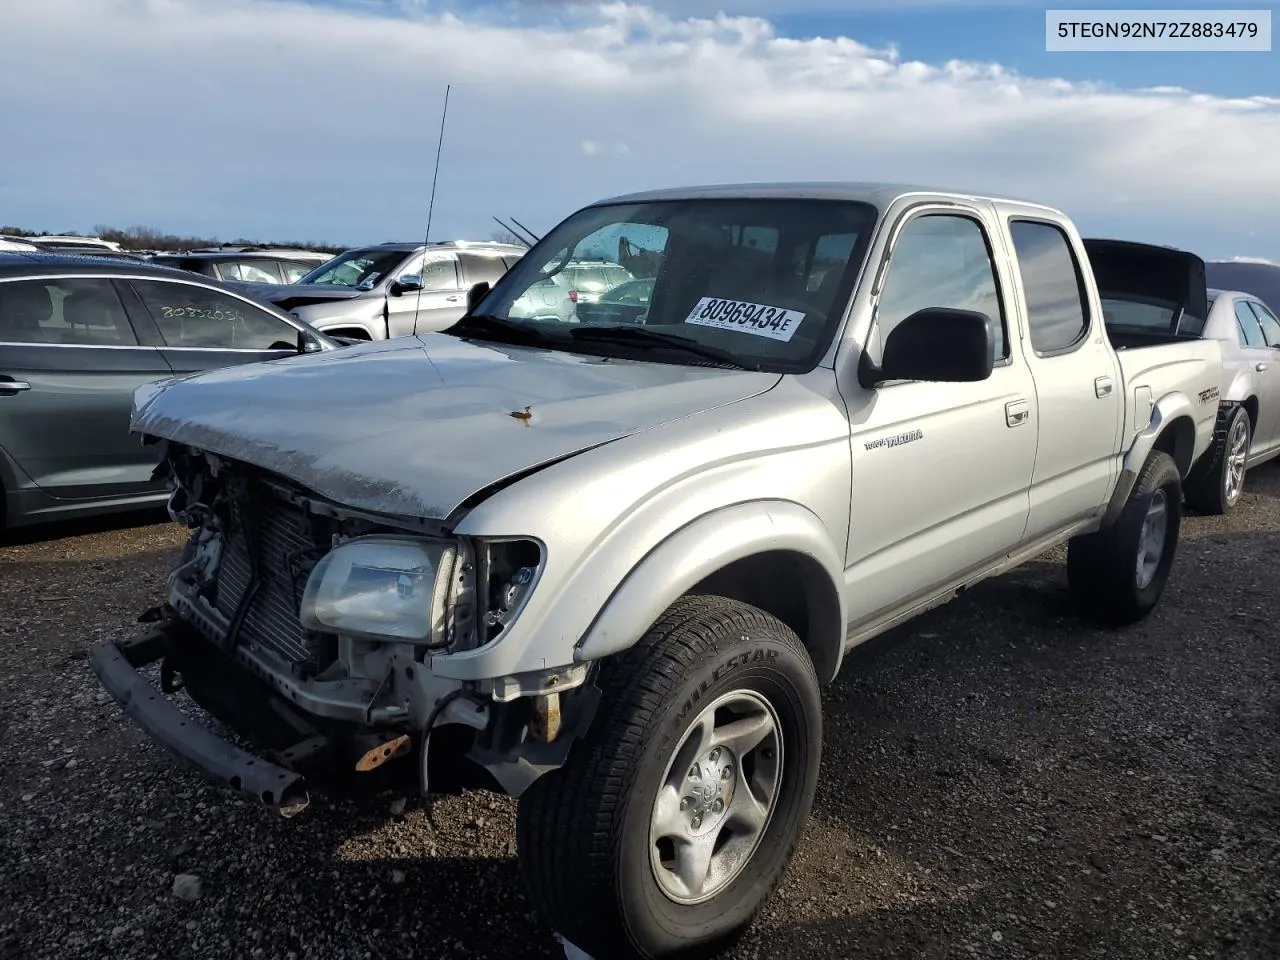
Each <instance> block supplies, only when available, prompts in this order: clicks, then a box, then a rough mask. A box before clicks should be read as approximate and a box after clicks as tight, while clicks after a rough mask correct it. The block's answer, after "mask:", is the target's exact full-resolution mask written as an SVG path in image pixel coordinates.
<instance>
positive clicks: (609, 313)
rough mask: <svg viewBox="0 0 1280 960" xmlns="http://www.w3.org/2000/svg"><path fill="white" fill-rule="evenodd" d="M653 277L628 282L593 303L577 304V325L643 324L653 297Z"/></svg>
mask: <svg viewBox="0 0 1280 960" xmlns="http://www.w3.org/2000/svg"><path fill="white" fill-rule="evenodd" d="M653 283H654V278H653V277H645V278H643V279H640V280H628V281H627V282H626V283H621V284H619V285H618V286H616V287H614V288H613V289H612V290H606V291H605V292H604V293H603V294H601V295H600V297H599V298H598V299H596V300H593V301H581V300H580V301H579V302H578V304H577V311H578V322H579V323H644V320H645V317H646V316H647V315H648V313H649V299H650V297H652V296H653Z"/></svg>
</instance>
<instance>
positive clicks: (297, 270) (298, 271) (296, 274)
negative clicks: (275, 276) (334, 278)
mask: <svg viewBox="0 0 1280 960" xmlns="http://www.w3.org/2000/svg"><path fill="white" fill-rule="evenodd" d="M314 267H315V264H314V263H291V262H284V263H281V264H280V269H281V270H282V271H284V282H285V283H297V282H298V281H299V280H301V279H302V278H303V277H305V276H306V275H307V274H308V273H310V272H311V271H312V269H313V268H314Z"/></svg>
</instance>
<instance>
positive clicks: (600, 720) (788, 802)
mask: <svg viewBox="0 0 1280 960" xmlns="http://www.w3.org/2000/svg"><path fill="white" fill-rule="evenodd" d="M600 686H601V690H602V693H603V696H602V697H601V700H600V708H599V709H600V712H599V714H598V715H597V717H596V719H595V722H594V723H593V725H592V729H591V731H590V733H589V734H587V735H586V736H585V737H584V738H583V739H582V740H581V741H579V742H578V743H576V744H574V746H573V749H572V751H571V752H570V755H569V759H568V762H567V763H566V764H565V766H564V767H562V768H561V769H560V770H557V771H554V772H552V773H548V774H546V775H544V776H543V777H541V778H540V779H538V780H537V781H536V782H535V783H534V784H533V785H532V786H531V787H530V788H529V790H528V791H527V792H526V793H525V794H524V796H522V797H521V800H520V811H519V825H518V831H517V837H518V848H519V854H520V868H521V872H522V873H523V875H524V879H525V883H526V886H527V888H528V891H529V895H530V897H531V899H532V900H533V903H534V905H535V906H536V907H537V908H538V910H539V912H540V913H541V914H542V916H543V918H544V919H545V920H546V921H547V922H548V923H549V924H550V925H551V927H552V928H553V929H554V930H555V931H556V932H557V933H559V934H560V935H561V936H563V937H564V938H565V939H566V940H568V941H569V942H571V943H573V944H574V945H575V946H577V947H579V948H580V949H582V950H585V951H586V952H587V953H588V954H590V955H592V956H596V957H609V958H610V960H613V958H620V960H621V958H643V960H655V958H661V957H673V956H677V955H678V956H681V957H687V956H695V955H709V954H710V953H712V952H715V951H717V950H719V949H720V948H721V947H723V946H724V945H725V944H726V943H727V942H728V941H729V940H731V939H733V938H734V937H735V936H736V935H738V934H739V933H740V932H742V931H743V930H744V929H745V928H746V926H747V925H748V924H749V923H750V922H751V920H752V918H753V917H754V916H755V914H756V911H757V910H758V909H759V908H760V906H761V905H762V904H763V902H764V901H765V900H766V899H767V898H768V897H769V895H770V894H771V893H772V892H773V890H774V888H775V887H776V886H777V884H778V882H779V880H780V879H781V877H782V874H783V871H784V870H785V869H786V867H787V864H788V863H789V862H790V860H791V857H792V854H793V853H794V851H795V847H796V843H797V842H798V840H799V837H800V833H801V831H802V829H803V827H804V823H805V821H806V820H807V819H808V816H809V810H810V807H811V806H812V803H813V796H814V791H815V789H816V787H817V777H818V764H819V760H820V757H821V750H822V720H821V703H820V699H819V688H818V678H817V675H816V673H815V672H814V668H813V664H812V662H811V661H810V659H809V656H808V654H807V653H806V651H805V649H804V646H803V645H802V644H801V642H800V640H799V639H798V638H797V637H796V635H795V633H794V632H792V631H791V630H790V629H789V628H788V627H787V626H785V625H784V624H782V623H781V622H780V621H778V620H777V619H775V618H774V617H771V616H769V615H768V614H766V613H764V612H763V611H760V610H758V609H756V608H754V607H750V606H748V605H746V604H742V603H738V602H735V601H731V600H727V599H724V598H720V597H685V598H683V599H681V600H680V601H678V602H677V603H675V604H674V605H672V607H671V608H670V609H669V610H668V611H667V612H666V613H665V614H664V615H663V616H662V618H661V619H660V620H659V621H658V622H657V623H656V624H654V626H653V627H652V628H651V629H650V630H649V632H648V633H647V634H646V635H645V637H644V638H643V639H642V640H641V641H640V642H639V643H638V644H637V645H636V646H635V647H634V648H632V649H631V650H629V651H627V652H626V653H624V654H622V655H620V656H619V657H617V658H616V659H614V660H611V661H609V662H607V663H605V664H604V666H603V668H602V670H601V675H600Z"/></svg>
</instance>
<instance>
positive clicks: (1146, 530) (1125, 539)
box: [1067, 450, 1182, 626]
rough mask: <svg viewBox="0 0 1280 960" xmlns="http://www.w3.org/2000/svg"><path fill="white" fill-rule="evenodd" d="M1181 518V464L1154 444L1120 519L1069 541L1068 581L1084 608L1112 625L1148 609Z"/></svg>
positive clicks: (1165, 575)
mask: <svg viewBox="0 0 1280 960" xmlns="http://www.w3.org/2000/svg"><path fill="white" fill-rule="evenodd" d="M1181 521H1182V482H1181V478H1180V476H1179V474H1178V467H1177V465H1176V464H1175V463H1174V462H1173V458H1172V457H1170V456H1169V455H1168V454H1167V453H1164V452H1162V451H1159V450H1156V451H1154V452H1153V453H1152V454H1151V455H1150V456H1149V457H1147V462H1146V463H1145V464H1144V465H1143V467H1142V470H1141V472H1140V473H1139V474H1138V478H1137V480H1136V481H1135V482H1134V485H1133V490H1132V491H1131V492H1130V493H1129V499H1128V501H1127V502H1126V503H1125V505H1124V509H1123V510H1121V512H1120V516H1119V517H1118V518H1117V519H1116V521H1115V522H1114V523H1113V524H1111V526H1109V527H1107V528H1105V529H1103V530H1099V531H1097V532H1096V533H1091V534H1087V535H1085V536H1081V537H1075V538H1073V539H1072V540H1071V542H1070V543H1069V544H1068V545H1067V582H1068V585H1069V587H1070V590H1071V596H1072V599H1073V600H1074V601H1075V603H1076V606H1077V607H1078V608H1079V609H1080V611H1081V612H1082V613H1083V614H1084V615H1085V616H1087V617H1089V618H1091V619H1094V620H1098V621H1101V622H1103V623H1107V624H1110V625H1113V626H1124V625H1126V624H1129V623H1133V622H1135V621H1137V620H1141V619H1142V618H1143V617H1145V616H1146V615H1147V614H1148V613H1150V612H1151V611H1152V610H1153V609H1154V608H1155V605H1156V604H1157V603H1158V602H1159V600H1160V596H1161V594H1162V593H1163V592H1164V586H1165V583H1166V582H1167V581H1168V579H1169V573H1170V571H1171V570H1172V568H1173V557H1174V553H1175V552H1176V550H1177V546H1178V530H1179V527H1180V526H1181Z"/></svg>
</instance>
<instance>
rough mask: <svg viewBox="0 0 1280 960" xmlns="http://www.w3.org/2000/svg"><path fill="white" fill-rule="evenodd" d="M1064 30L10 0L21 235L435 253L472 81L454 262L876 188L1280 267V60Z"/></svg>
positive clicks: (416, 7) (13, 168) (666, 11)
mask: <svg viewBox="0 0 1280 960" xmlns="http://www.w3.org/2000/svg"><path fill="white" fill-rule="evenodd" d="M1047 5H1049V6H1053V7H1055V8H1070V7H1079V6H1080V4H1066V3H1057V4H1045V3H1043V2H1041V3H1035V4H1032V3H1016V2H1011V0H1009V2H1000V0H986V2H982V0H967V2H966V0H900V2H890V0H862V2H859V0H791V2H785V0H723V2H719V3H717V2H714V0H682V2H678V0H650V2H649V3H648V4H647V5H644V4H636V5H631V6H627V5H623V4H605V5H599V4H589V3H577V2H565V0H523V2H519V0H219V2H218V3H216V4H212V3H207V2H201V0H41V2H40V3H38V4H37V3H23V4H13V3H9V4H4V3H0V115H2V116H5V117H6V133H7V136H6V145H7V146H8V147H9V153H8V156H7V158H6V175H5V177H3V178H0V222H7V223H18V224H22V225H32V226H36V225H41V226H46V227H48V228H50V229H55V230H64V229H88V228H90V227H92V226H93V225H94V224H97V223H111V224H114V225H129V224H134V223H140V224H147V225H150V226H155V227H159V228H161V229H165V230H169V231H174V232H198V233H204V234H216V235H218V236H221V237H224V238H227V237H233V236H253V237H259V238H263V239H273V238H274V239H285V238H289V239H315V240H326V241H336V242H348V243H353V244H355V243H365V242H374V241H380V240H384V239H393V238H395V239H408V238H412V237H415V236H417V235H419V234H420V233H421V231H422V226H423V219H424V214H425V207H426V199H427V194H428V193H429V189H430V171H431V166H432V163H433V161H434V149H435V136H436V133H437V130H438V123H439V109H440V99H441V96H442V95H443V88H444V84H445V83H447V82H451V83H453V84H454V88H453V94H452V97H451V106H450V116H449V125H448V128H447V132H446V143H445V154H444V159H443V161H442V164H441V178H440V192H439V194H438V197H437V206H436V214H435V223H434V225H433V231H432V232H433V235H434V236H436V237H437V238H443V237H445V236H465V237H485V236H488V235H489V234H490V232H491V231H492V230H493V228H494V224H493V223H492V221H491V220H490V216H491V215H492V214H498V215H503V216H505V215H515V216H516V217H519V218H520V219H521V220H523V221H524V222H525V223H527V224H529V225H530V226H533V227H534V228H535V229H546V228H548V227H549V226H550V225H552V224H553V223H554V222H555V221H556V220H558V219H559V218H561V217H563V216H564V215H566V214H568V213H569V212H571V211H572V210H573V209H575V208H576V207H577V206H579V205H581V204H583V203H586V202H589V201H591V200H594V199H597V198H598V197H600V196H609V195H612V194H615V193H620V192H626V191H630V190H634V189H644V188H648V187H654V186H663V185H671V184H677V183H689V182H709V181H727V180H762V179H781V180H788V179H875V180H909V181H912V182H923V183H929V184H937V185H942V186H954V187H959V188H966V189H975V190H990V191H997V192H1004V193H1008V194H1012V195H1016V196H1021V197H1027V198H1030V199H1036V200H1041V201H1043V202H1046V203H1050V204H1054V205H1058V206H1061V207H1063V208H1064V209H1066V210H1067V212H1068V213H1070V214H1072V215H1073V216H1074V217H1075V218H1076V220H1077V222H1078V223H1080V225H1081V227H1082V229H1083V230H1084V231H1085V232H1086V233H1093V234H1109V235H1116V236H1128V237H1133V238H1135V239H1142V240H1154V241H1156V242H1166V243H1172V244H1176V245H1181V246H1187V247H1190V248H1192V249H1196V250H1197V251H1198V252H1200V253H1202V255H1205V256H1208V257H1226V256H1235V255H1249V256H1263V257H1270V258H1272V259H1278V260H1280V160H1278V159H1277V158H1278V157H1280V53H1278V52H1276V51H1274V50H1273V51H1272V52H1267V53H1216V54H1210V53H1127V54H1116V53H1106V54H1102V53H1049V52H1046V51H1045V49H1044V47H1045V38H1044V34H1045V26H1044V23H1045V20H1044V18H1045V13H1044V11H1045V7H1046V6H1047ZM1089 6H1090V7H1092V8H1097V7H1100V6H1102V4H1097V3H1095V4H1091V5H1089ZM1250 6H1256V5H1251V4H1247V3H1240V4H1236V3H1223V2H1218V0H1199V2H1197V3H1195V4H1186V3H1178V2H1176V0H1170V2H1165V3H1150V2H1142V0H1136V2H1131V3H1127V4H1125V5H1124V7H1125V8H1126V9H1134V8H1139V7H1145V8H1157V9H1169V8H1175V7H1180V8H1215V7H1216V8H1219V9H1237V8H1240V7H1243V8H1249V7H1250ZM246 65H251V67H252V68H251V69H246ZM1154 87H1160V88H1181V89H1180V90H1175V89H1165V90H1163V91H1161V92H1158V93H1151V92H1149V90H1150V88H1154ZM15 147H17V149H15Z"/></svg>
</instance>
